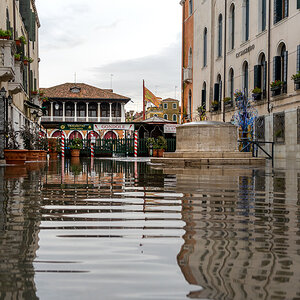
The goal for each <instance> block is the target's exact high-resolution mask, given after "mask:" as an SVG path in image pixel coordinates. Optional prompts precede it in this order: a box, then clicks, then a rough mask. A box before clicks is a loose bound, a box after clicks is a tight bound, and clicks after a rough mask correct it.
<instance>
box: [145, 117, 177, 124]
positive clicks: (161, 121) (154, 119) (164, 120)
mask: <svg viewBox="0 0 300 300" xmlns="http://www.w3.org/2000/svg"><path fill="white" fill-rule="evenodd" d="M142 122H143V123H149V124H151V123H174V122H173V121H169V120H166V119H163V118H160V117H157V116H154V117H152V118H149V119H146V120H144V121H142Z"/></svg>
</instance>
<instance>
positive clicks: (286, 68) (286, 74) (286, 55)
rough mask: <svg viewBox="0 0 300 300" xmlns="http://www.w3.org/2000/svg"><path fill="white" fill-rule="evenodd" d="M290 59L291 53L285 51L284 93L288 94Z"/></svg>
mask: <svg viewBox="0 0 300 300" xmlns="http://www.w3.org/2000/svg"><path fill="white" fill-rule="evenodd" d="M288 57H289V53H288V51H285V52H284V53H283V80H282V81H283V82H284V85H283V92H284V93H286V92H287V82H288Z"/></svg>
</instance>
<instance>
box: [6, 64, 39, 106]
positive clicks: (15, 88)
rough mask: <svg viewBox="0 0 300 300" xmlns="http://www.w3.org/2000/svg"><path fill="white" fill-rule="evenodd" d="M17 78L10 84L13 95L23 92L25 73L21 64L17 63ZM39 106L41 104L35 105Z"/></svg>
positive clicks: (9, 87)
mask: <svg viewBox="0 0 300 300" xmlns="http://www.w3.org/2000/svg"><path fill="white" fill-rule="evenodd" d="M14 70H15V77H14V79H13V80H12V81H10V82H8V90H9V92H10V93H11V94H18V93H20V92H21V91H22V90H23V72H22V71H21V62H20V61H16V62H15V69H14ZM35 104H37V105H39V103H35Z"/></svg>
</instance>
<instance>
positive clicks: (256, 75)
mask: <svg viewBox="0 0 300 300" xmlns="http://www.w3.org/2000/svg"><path fill="white" fill-rule="evenodd" d="M256 87H257V88H260V89H261V65H256V66H254V88H256Z"/></svg>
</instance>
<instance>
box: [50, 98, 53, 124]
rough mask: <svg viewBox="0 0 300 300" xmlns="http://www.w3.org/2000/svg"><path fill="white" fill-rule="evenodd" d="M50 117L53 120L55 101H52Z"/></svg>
mask: <svg viewBox="0 0 300 300" xmlns="http://www.w3.org/2000/svg"><path fill="white" fill-rule="evenodd" d="M50 118H51V121H53V102H50Z"/></svg>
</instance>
